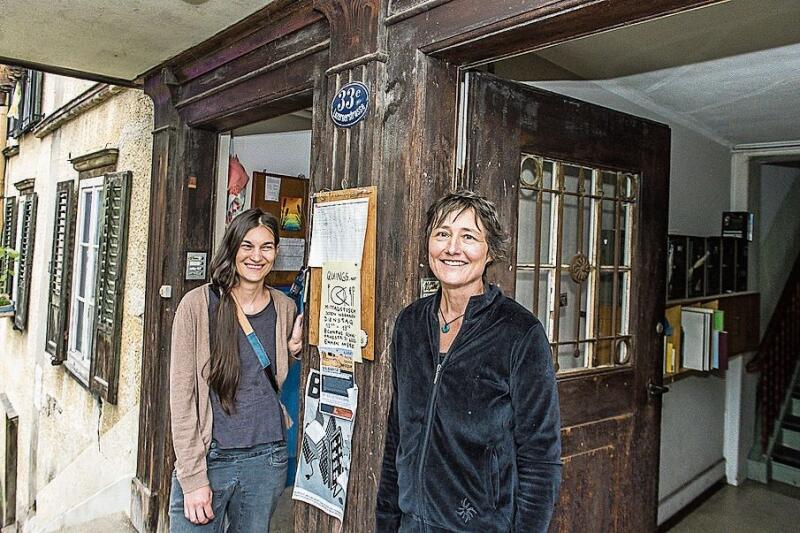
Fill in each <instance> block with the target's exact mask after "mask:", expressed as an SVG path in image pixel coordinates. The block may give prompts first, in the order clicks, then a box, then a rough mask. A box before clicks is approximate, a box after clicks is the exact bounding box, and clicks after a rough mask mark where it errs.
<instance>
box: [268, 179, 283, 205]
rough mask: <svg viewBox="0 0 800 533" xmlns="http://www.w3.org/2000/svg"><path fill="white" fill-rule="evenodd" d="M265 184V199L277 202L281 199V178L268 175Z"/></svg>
mask: <svg viewBox="0 0 800 533" xmlns="http://www.w3.org/2000/svg"><path fill="white" fill-rule="evenodd" d="M265 179H266V183H265V184H264V200H266V201H267V202H277V201H279V200H280V199H281V179H280V178H275V177H273V176H266V177H265Z"/></svg>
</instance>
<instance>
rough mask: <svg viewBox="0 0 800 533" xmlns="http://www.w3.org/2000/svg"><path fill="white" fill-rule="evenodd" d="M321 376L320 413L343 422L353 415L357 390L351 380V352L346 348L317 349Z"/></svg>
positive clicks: (321, 347) (324, 347)
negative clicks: (341, 419) (342, 419)
mask: <svg viewBox="0 0 800 533" xmlns="http://www.w3.org/2000/svg"><path fill="white" fill-rule="evenodd" d="M319 367H320V373H321V374H322V394H321V396H320V411H322V412H323V413H325V414H329V415H333V416H336V417H338V418H344V419H345V420H352V419H353V415H354V414H355V401H356V399H355V398H354V396H353V395H354V394H355V393H356V391H357V390H358V389H357V388H356V384H355V380H354V379H353V352H352V351H351V350H348V349H347V348H332V347H328V346H320V347H319Z"/></svg>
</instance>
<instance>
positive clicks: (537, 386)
mask: <svg viewBox="0 0 800 533" xmlns="http://www.w3.org/2000/svg"><path fill="white" fill-rule="evenodd" d="M440 294H441V293H439V294H436V295H434V296H430V297H427V298H423V299H421V300H418V301H416V302H415V303H413V304H411V305H410V306H408V307H407V308H406V309H404V310H403V311H402V312H401V313H400V315H399V316H398V318H397V322H396V323H395V328H394V334H393V336H392V354H393V363H394V368H393V385H394V397H393V399H392V405H391V409H390V412H389V419H388V424H387V433H386V445H385V450H384V456H383V472H382V474H381V481H380V486H379V488H378V497H377V509H376V529H375V531H376V532H378V533H384V532H392V531H403V532H416V531H429V532H442V531H459V532H461V531H463V532H468V531H479V532H481V533H488V532H494V531H498V532H499V531H515V532H539V531H542V532H543V531H546V530H547V527H548V524H549V523H550V518H551V516H552V513H553V507H554V505H555V502H556V499H557V498H558V489H559V485H560V483H561V440H560V426H561V422H560V416H559V407H558V391H557V389H556V381H555V373H554V371H553V365H552V361H551V357H550V353H551V352H550V346H549V344H548V341H547V337H546V335H545V332H544V330H543V328H542V325H541V323H540V322H539V321H538V320H537V319H536V317H534V316H533V315H532V314H531V313H530V312H529V311H527V310H526V309H525V308H524V307H522V306H521V305H519V304H518V303H517V302H515V301H514V300H512V299H510V298H506V297H505V296H504V295H503V293H502V292H501V291H500V289H499V288H497V287H495V286H493V285H487V286H486V291H485V292H484V294H482V295H478V296H473V297H472V298H471V299H470V301H469V304H468V305H467V310H466V314H465V315H464V321H463V323H462V326H461V330H460V331H459V333H458V335H457V336H456V339H455V340H454V342H453V344H452V346H451V347H450V350H449V351H448V353H447V356H446V357H445V359H444V361H443V362H442V364H441V367H440V368H438V367H439V364H438V352H439V328H438V326H439V322H438V319H437V312H438V309H439V300H440V298H441V296H440ZM437 368H438V370H437Z"/></svg>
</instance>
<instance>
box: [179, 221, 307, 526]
mask: <svg viewBox="0 0 800 533" xmlns="http://www.w3.org/2000/svg"><path fill="white" fill-rule="evenodd" d="M279 240H280V237H279V233H278V222H277V220H276V219H275V217H274V216H272V215H271V214H268V213H264V212H263V211H261V210H260V209H250V210H247V211H245V212H244V213H242V214H241V215H239V216H238V217H237V218H236V219H234V220H233V222H232V223H231V225H230V226H229V227H228V229H227V230H226V232H225V235H224V236H223V238H222V243H221V245H220V248H219V250H218V251H217V253H216V255H215V256H214V259H213V260H212V261H211V283H210V284H207V285H203V286H202V287H199V288H197V289H194V290H192V291H190V292H188V293H187V294H186V296H184V298H183V299H182V300H181V302H180V304H179V305H178V309H177V310H176V312H175V320H174V322H173V326H172V348H171V351H172V353H171V368H170V407H171V419H172V437H173V444H174V448H175V456H176V459H175V471H174V473H173V478H172V492H171V496H170V509H169V514H170V531H173V532H183V531H192V532H195V531H214V532H221V531H223V530H224V525H225V523H226V520H225V519H226V518H227V523H228V526H229V530H230V531H267V530H268V529H269V521H270V517H271V515H272V511H273V509H274V507H275V504H276V502H277V499H278V496H280V494H281V491H282V490H283V487H284V485H285V483H286V475H287V466H288V455H287V450H286V442H285V438H286V433H285V432H286V427H287V423H288V416H287V415H286V412H285V410H284V409H283V406H282V405H281V403H280V399H279V391H280V386H281V384H282V383H283V380H284V379H285V378H286V375H287V372H288V367H289V357H288V356H289V354H291V355H292V356H294V355H296V354H297V353H299V352H300V349H301V348H302V338H301V335H302V316H299V317H297V318H296V319H295V312H296V309H295V304H294V302H293V301H292V300H291V299H290V298H289V297H288V296H286V295H284V294H283V293H281V292H280V291H278V290H276V289H273V288H272V287H269V286H268V285H267V284H266V277H267V274H269V272H270V270H272V266H273V264H274V262H275V257H276V255H277V253H278V244H279Z"/></svg>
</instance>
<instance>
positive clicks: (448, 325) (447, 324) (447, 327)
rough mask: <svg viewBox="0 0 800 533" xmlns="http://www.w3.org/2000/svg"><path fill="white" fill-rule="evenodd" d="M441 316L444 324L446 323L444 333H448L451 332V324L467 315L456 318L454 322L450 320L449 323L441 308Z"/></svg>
mask: <svg viewBox="0 0 800 533" xmlns="http://www.w3.org/2000/svg"><path fill="white" fill-rule="evenodd" d="M439 314H440V315H442V322H444V325H443V326H442V333H447V332H448V331H450V324H452V323H453V322H455V321H456V320H458V319H459V318H461V317H462V316H464V314H465V313H461V314H460V315H458V316H457V317H455V318H454V319H453V320H450V321H449V322H448V320H447V319H446V318H445V317H444V313H443V312H442V309H441V308H439Z"/></svg>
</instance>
